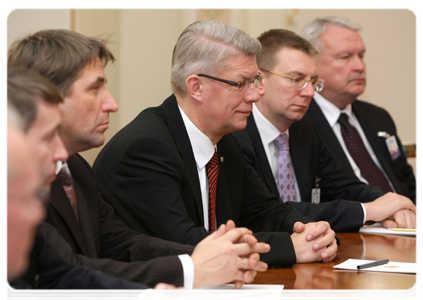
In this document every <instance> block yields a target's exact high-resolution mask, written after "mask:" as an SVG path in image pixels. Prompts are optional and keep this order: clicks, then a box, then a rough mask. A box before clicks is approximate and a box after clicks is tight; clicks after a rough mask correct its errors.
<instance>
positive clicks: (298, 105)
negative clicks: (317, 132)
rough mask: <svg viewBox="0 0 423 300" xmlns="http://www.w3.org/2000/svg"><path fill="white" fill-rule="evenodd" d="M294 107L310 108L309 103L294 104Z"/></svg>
mask: <svg viewBox="0 0 423 300" xmlns="http://www.w3.org/2000/svg"><path fill="white" fill-rule="evenodd" d="M293 106H294V107H297V108H299V109H308V105H303V104H293Z"/></svg>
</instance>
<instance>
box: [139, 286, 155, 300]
mask: <svg viewBox="0 0 423 300" xmlns="http://www.w3.org/2000/svg"><path fill="white" fill-rule="evenodd" d="M153 292H154V289H146V290H143V291H142V292H141V294H139V295H138V297H137V298H136V299H135V300H144V298H145V297H146V296H147V295H150V294H152V293H153Z"/></svg>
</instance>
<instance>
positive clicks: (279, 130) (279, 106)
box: [233, 29, 415, 231]
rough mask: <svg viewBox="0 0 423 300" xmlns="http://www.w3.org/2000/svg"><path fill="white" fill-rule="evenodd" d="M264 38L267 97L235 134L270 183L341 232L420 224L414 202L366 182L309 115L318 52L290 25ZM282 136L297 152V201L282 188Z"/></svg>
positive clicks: (260, 57)
mask: <svg viewBox="0 0 423 300" xmlns="http://www.w3.org/2000/svg"><path fill="white" fill-rule="evenodd" d="M258 39H259V41H260V43H261V44H262V50H261V51H260V52H259V53H258V54H257V64H258V67H259V69H260V74H261V75H262V80H261V82H260V83H259V85H258V90H259V93H260V95H261V98H260V101H259V102H257V103H256V104H255V105H254V108H253V112H252V114H251V115H250V116H249V117H248V125H247V127H246V129H244V130H242V131H238V132H235V133H233V136H234V137H235V138H236V139H237V141H238V142H239V144H240V146H241V148H242V150H243V153H244V156H245V158H246V160H247V162H248V163H249V164H250V165H251V166H252V167H253V168H254V170H255V171H256V173H257V175H258V176H259V178H260V179H261V180H262V182H263V184H264V185H265V186H266V187H267V188H268V189H269V190H270V191H271V192H272V193H273V194H275V195H277V196H280V197H281V199H284V200H285V202H286V203H288V204H289V205H290V206H293V207H295V208H297V209H298V210H299V211H300V212H301V213H303V214H304V215H306V216H309V217H312V218H314V219H316V220H325V221H328V222H329V223H330V224H331V226H332V228H333V229H334V230H335V231H358V229H359V228H360V227H361V226H363V224H364V222H365V221H368V220H372V221H382V222H383V224H384V225H385V226H386V227H415V218H413V217H415V213H414V212H412V211H410V210H408V208H410V209H413V210H415V206H414V205H413V203H412V202H411V201H410V200H409V199H406V198H405V197H402V196H399V195H396V194H392V193H390V194H387V195H385V196H383V195H384V193H383V192H382V191H381V190H380V188H378V187H375V186H369V185H366V184H364V183H362V182H360V181H359V180H358V179H357V178H356V177H355V176H354V174H352V173H351V172H350V171H349V170H347V169H346V168H345V167H343V166H342V164H341V163H340V162H339V161H338V160H337V159H336V158H335V157H334V156H333V154H332V153H331V151H330V150H329V148H328V147H327V146H326V144H325V143H324V142H323V141H322V139H321V138H320V136H319V133H318V131H317V129H316V128H315V127H314V125H313V122H312V121H311V120H310V118H309V117H307V116H304V115H305V113H306V111H307V108H308V106H309V104H310V101H311V97H313V95H314V91H315V90H318V91H321V90H322V89H324V81H323V80H321V79H319V74H318V72H317V68H316V55H317V50H316V49H315V48H314V47H313V46H312V45H311V43H310V42H308V41H307V40H305V39H304V38H302V37H300V36H299V35H297V34H295V33H294V32H292V31H289V30H284V29H272V30H269V31H267V32H264V33H263V34H261V35H260V36H259V37H258ZM283 135H284V136H285V137H286V139H287V144H288V145H289V147H288V149H286V150H285V151H282V152H286V153H287V155H289V156H290V157H289V158H288V160H287V163H288V164H289V167H290V168H287V169H288V170H291V172H290V173H289V175H287V176H289V177H291V185H293V188H291V191H292V195H293V196H292V198H291V199H290V200H291V201H287V200H288V199H287V195H286V193H285V192H284V190H283V189H282V188H281V186H283V185H286V184H287V183H288V181H287V180H286V177H287V176H286V175H285V174H284V173H283V172H284V169H283V168H279V167H280V166H279V164H280V163H281V160H280V158H281V156H280V155H283V153H282V154H281V152H280V150H281V149H279V144H278V139H279V138H280V137H281V136H283ZM288 197H289V195H288ZM376 198H378V199H377V200H375V199H376ZM340 199H343V200H340ZM347 200H350V201H347ZM372 200H375V201H373V202H370V201H372ZM361 202H365V203H361ZM404 208H407V210H403V211H401V212H399V211H400V210H401V209H404ZM391 217H392V218H393V219H394V221H395V222H394V221H392V220H390V219H389V218H391ZM387 219H388V220H387Z"/></svg>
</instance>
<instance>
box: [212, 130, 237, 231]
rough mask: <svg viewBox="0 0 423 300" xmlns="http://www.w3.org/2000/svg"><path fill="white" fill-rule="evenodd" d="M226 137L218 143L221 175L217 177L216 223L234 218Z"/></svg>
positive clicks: (222, 222)
mask: <svg viewBox="0 0 423 300" xmlns="http://www.w3.org/2000/svg"><path fill="white" fill-rule="evenodd" d="M224 139H225V137H223V139H222V140H221V141H220V142H219V143H218V144H217V154H218V156H219V177H218V179H217V191H216V221H217V222H216V224H217V226H219V225H220V224H224V223H226V222H227V221H228V220H230V219H233V216H232V211H233V210H232V205H231V199H230V197H229V195H230V193H229V187H228V185H227V183H228V182H229V181H230V180H228V179H227V178H228V177H229V178H230V176H232V172H231V170H230V169H228V168H226V164H225V157H227V156H226V155H225V153H226V151H225V150H226V147H225V142H224Z"/></svg>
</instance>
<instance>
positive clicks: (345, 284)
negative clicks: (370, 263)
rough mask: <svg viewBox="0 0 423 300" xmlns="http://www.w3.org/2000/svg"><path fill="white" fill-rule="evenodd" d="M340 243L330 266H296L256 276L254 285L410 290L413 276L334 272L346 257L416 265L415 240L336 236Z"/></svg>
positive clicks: (387, 237)
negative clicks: (387, 260) (336, 266)
mask: <svg viewBox="0 0 423 300" xmlns="http://www.w3.org/2000/svg"><path fill="white" fill-rule="evenodd" d="M336 236H337V237H338V238H339V240H340V242H341V244H340V246H339V248H338V254H337V257H336V258H335V259H334V260H333V261H332V262H330V263H311V264H295V265H294V266H293V267H292V268H282V269H269V270H267V271H266V272H263V273H260V272H259V273H258V274H257V276H256V277H255V279H254V282H253V283H254V284H283V285H284V286H285V287H284V288H285V289H409V288H411V287H413V285H414V284H415V283H416V275H415V274H400V273H384V272H369V271H352V270H339V269H334V268H333V266H335V265H338V264H340V263H342V262H344V261H345V260H347V259H349V258H354V259H369V260H381V259H386V258H387V259H389V260H390V261H396V262H414V263H415V262H416V238H415V237H407V236H395V235H374V234H360V233H345V232H343V233H337V234H336Z"/></svg>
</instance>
